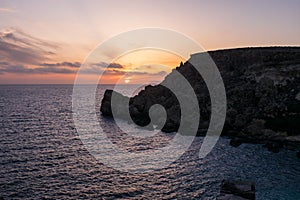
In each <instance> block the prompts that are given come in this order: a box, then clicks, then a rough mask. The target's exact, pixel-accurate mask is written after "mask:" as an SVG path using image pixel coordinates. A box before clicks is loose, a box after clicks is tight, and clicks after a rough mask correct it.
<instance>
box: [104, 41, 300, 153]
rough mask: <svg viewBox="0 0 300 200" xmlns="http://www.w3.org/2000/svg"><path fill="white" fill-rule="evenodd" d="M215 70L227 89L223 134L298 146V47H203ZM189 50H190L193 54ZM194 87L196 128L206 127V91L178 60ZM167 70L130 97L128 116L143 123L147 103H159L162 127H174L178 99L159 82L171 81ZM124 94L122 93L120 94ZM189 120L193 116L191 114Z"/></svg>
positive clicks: (179, 69)
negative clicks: (153, 83)
mask: <svg viewBox="0 0 300 200" xmlns="http://www.w3.org/2000/svg"><path fill="white" fill-rule="evenodd" d="M208 53H209V55H210V56H211V58H212V59H213V60H214V62H215V63H216V65H217V67H218V68H219V70H220V73H221V76H222V78H223V81H224V85H225V89H226V95H227V116H226V122H225V125H224V129H223V133H222V134H223V135H229V136H231V137H232V138H233V141H232V142H231V144H232V145H234V146H238V145H239V144H240V143H242V142H254V143H264V144H266V147H267V148H268V149H270V150H272V151H274V152H277V149H278V148H280V147H281V146H288V147H290V148H295V147H296V148H298V147H299V143H300V138H299V136H300V47H262V48H240V49H229V50H218V51H211V52H208ZM200 54H201V53H199V54H194V55H192V57H193V56H198V55H200ZM174 70H176V71H177V72H179V73H181V74H182V75H183V76H184V77H185V78H186V80H188V81H189V83H190V84H191V86H192V87H193V89H194V91H195V93H196V95H197V98H198V102H199V107H200V116H201V117H200V122H199V127H198V134H199V135H201V134H202V133H205V131H206V129H207V127H208V124H209V119H210V97H209V94H208V90H207V87H206V85H205V83H204V81H203V79H202V77H201V75H200V74H199V73H198V72H197V71H196V69H195V68H194V67H193V66H192V65H191V64H190V63H189V61H187V62H185V63H184V64H183V63H181V64H180V66H179V67H177V68H176V69H174ZM174 70H173V72H171V73H170V74H169V75H168V76H166V78H165V80H164V81H163V82H162V84H159V85H156V86H147V87H145V89H144V90H142V91H141V92H139V93H138V94H137V95H136V96H134V97H131V98H130V99H129V110H130V115H131V117H132V119H133V121H134V122H135V123H136V124H138V125H140V126H145V125H147V124H148V123H149V122H150V118H149V108H150V107H151V106H152V105H154V104H160V105H162V106H164V108H165V109H166V112H167V121H166V123H165V125H164V126H163V128H162V131H164V132H173V131H177V129H178V127H179V124H180V112H181V111H180V105H179V103H178V100H177V98H176V96H175V95H174V94H173V93H172V91H170V90H169V89H168V88H166V87H164V86H163V83H164V82H173V83H174V84H176V80H173V76H172V74H173V73H174ZM111 94H112V91H106V93H105V95H104V98H103V100H102V105H101V112H102V114H103V115H105V116H112V114H111V111H110V95H111ZM124 98H125V97H124ZM191 120H192V119H191Z"/></svg>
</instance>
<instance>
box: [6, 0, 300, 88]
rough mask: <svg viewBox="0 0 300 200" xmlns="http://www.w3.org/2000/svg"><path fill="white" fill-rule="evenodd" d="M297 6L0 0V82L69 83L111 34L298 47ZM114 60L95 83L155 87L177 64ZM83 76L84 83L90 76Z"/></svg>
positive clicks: (156, 56) (150, 58) (159, 55)
mask: <svg viewBox="0 0 300 200" xmlns="http://www.w3.org/2000/svg"><path fill="white" fill-rule="evenodd" d="M32 5H34V6H32ZM124 8H126V9H124ZM298 8H299V2H298V1H290V2H289V3H286V2H285V1H279V0H274V1H272V3H270V2H267V1H263V2H262V1H248V2H241V1H237V0H230V1H217V2H203V1H188V2H185V1H176V0H175V1H163V2H156V3H153V2H152V1H135V0H133V1H130V3H128V2H126V1H110V2H106V1H91V2H89V3H85V2H84V1H80V0H74V1H70V0H66V1H60V2H53V1H46V2H45V1H43V2H41V1H36V0H29V1H26V2H23V1H7V0H4V1H1V3H0V17H1V21H0V59H1V63H0V84H35V83H37V84H43V83H44V84H49V83H54V84H66V83H68V84H72V83H74V79H75V77H76V73H77V70H78V68H79V67H80V64H81V63H83V62H84V60H85V58H87V56H88V55H89V53H90V52H91V51H92V50H93V49H94V48H95V47H97V45H99V44H101V43H102V42H104V41H106V40H108V39H109V38H111V37H112V36H114V35H116V34H120V33H122V32H124V31H129V30H133V29H137V28H143V27H161V28H166V29H171V30H174V31H178V32H180V33H182V34H185V35H186V36H188V37H190V38H192V39H194V40H195V41H197V42H198V43H199V44H200V45H201V46H203V49H205V50H213V49H224V48H235V47H244V46H277V45H284V46H289V45H293V46H294V45H300V37H299V35H300V27H299V25H298V19H300V14H299V11H298ZM112 11H113V16H112ZM174 42H175V43H176V41H174ZM117 51H118V49H117V47H116V49H111V50H108V51H107V52H106V54H107V55H115V54H116V53H117ZM191 53H192V52H191ZM114 59H115V61H114V62H115V63H119V64H120V65H122V66H123V68H122V69H120V68H119V69H117V71H115V72H116V73H110V72H111V71H108V73H106V75H104V76H103V77H101V80H100V83H107V84H110V83H115V82H117V81H118V80H119V79H121V82H123V83H124V80H123V79H124V78H126V77H127V78H128V76H131V79H130V81H126V82H127V84H134V83H137V82H141V81H143V82H159V81H161V80H162V79H163V77H164V76H165V75H166V74H167V73H169V72H170V71H171V69H172V68H174V67H176V66H178V65H179V63H180V62H181V61H184V59H182V58H180V57H178V56H175V55H171V54H166V52H162V51H160V52H158V51H153V50H149V51H138V52H131V53H130V54H128V55H124V56H122V57H121V58H114ZM110 70H111V69H110ZM125 73H126V74H127V75H125ZM85 76H86V77H87V82H88V80H89V77H90V76H93V74H86V75H85ZM123 76H124V77H123ZM128 80H129V79H128Z"/></svg>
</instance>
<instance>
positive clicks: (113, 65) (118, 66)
mask: <svg viewBox="0 0 300 200" xmlns="http://www.w3.org/2000/svg"><path fill="white" fill-rule="evenodd" d="M93 65H95V66H98V67H102V68H112V69H122V68H124V66H123V65H121V64H119V63H110V64H109V63H106V62H99V63H94V64H93Z"/></svg>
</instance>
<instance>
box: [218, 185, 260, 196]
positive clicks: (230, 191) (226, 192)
mask: <svg viewBox="0 0 300 200" xmlns="http://www.w3.org/2000/svg"><path fill="white" fill-rule="evenodd" d="M220 194H221V195H220V197H219V198H218V199H222V200H225V199H228V200H231V199H249V200H255V186H254V183H253V182H251V181H241V180H223V181H222V183H221V191H220Z"/></svg>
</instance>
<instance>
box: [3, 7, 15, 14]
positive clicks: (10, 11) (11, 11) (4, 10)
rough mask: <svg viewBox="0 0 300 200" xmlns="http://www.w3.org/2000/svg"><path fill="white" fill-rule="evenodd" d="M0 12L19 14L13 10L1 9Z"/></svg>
mask: <svg viewBox="0 0 300 200" xmlns="http://www.w3.org/2000/svg"><path fill="white" fill-rule="evenodd" d="M0 12H8V13H13V12H17V10H15V9H13V8H0Z"/></svg>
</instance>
